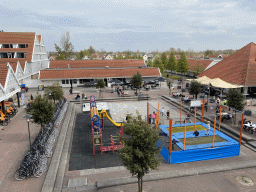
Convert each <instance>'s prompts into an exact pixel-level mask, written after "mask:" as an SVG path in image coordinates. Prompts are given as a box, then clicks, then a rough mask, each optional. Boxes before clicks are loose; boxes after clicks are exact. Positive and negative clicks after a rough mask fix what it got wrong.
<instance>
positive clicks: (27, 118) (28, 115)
mask: <svg viewBox="0 0 256 192" xmlns="http://www.w3.org/2000/svg"><path fill="white" fill-rule="evenodd" d="M31 117H32V115H30V114H26V115H25V116H24V117H23V118H26V120H27V122H28V138H29V146H30V151H31V139H30V129H29V121H30V118H31Z"/></svg>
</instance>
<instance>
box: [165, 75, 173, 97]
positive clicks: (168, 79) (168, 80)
mask: <svg viewBox="0 0 256 192" xmlns="http://www.w3.org/2000/svg"><path fill="white" fill-rule="evenodd" d="M166 85H167V87H168V88H169V95H170V94H171V93H170V92H171V87H172V80H171V79H170V78H167V81H166Z"/></svg>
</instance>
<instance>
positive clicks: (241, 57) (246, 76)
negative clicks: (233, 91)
mask: <svg viewBox="0 0 256 192" xmlns="http://www.w3.org/2000/svg"><path fill="white" fill-rule="evenodd" d="M255 74H256V44H255V43H249V44H248V45H246V46H244V47H243V48H241V49H240V50H238V51H236V52H235V53H233V54H232V55H230V56H229V57H227V58H226V59H223V60H222V61H220V62H219V63H217V64H215V65H214V66H212V67H210V68H209V69H207V70H206V71H204V72H203V73H201V74H200V75H199V76H200V77H202V76H204V75H205V76H207V77H209V78H211V79H213V78H220V79H222V80H223V81H226V82H228V83H232V84H236V85H244V86H256V75H255Z"/></svg>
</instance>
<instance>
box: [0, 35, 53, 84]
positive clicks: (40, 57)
mask: <svg viewBox="0 0 256 192" xmlns="http://www.w3.org/2000/svg"><path fill="white" fill-rule="evenodd" d="M0 62H1V63H3V62H6V63H7V62H10V63H15V62H16V63H17V62H19V63H20V64H21V66H22V68H23V70H25V63H26V62H27V65H29V69H30V73H29V74H28V75H27V76H26V77H25V76H23V77H22V78H23V79H20V80H24V79H25V78H29V77H30V76H31V75H34V74H36V73H39V71H40V69H45V68H48V66H49V59H48V55H47V52H46V49H45V46H44V42H43V37H42V36H41V35H37V34H36V33H23V32H1V33H0Z"/></svg>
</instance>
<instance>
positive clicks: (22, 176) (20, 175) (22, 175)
mask: <svg viewBox="0 0 256 192" xmlns="http://www.w3.org/2000/svg"><path fill="white" fill-rule="evenodd" d="M14 177H15V179H16V180H17V181H22V180H24V179H25V178H26V173H25V171H23V170H17V171H16V172H15V173H14Z"/></svg>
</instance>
